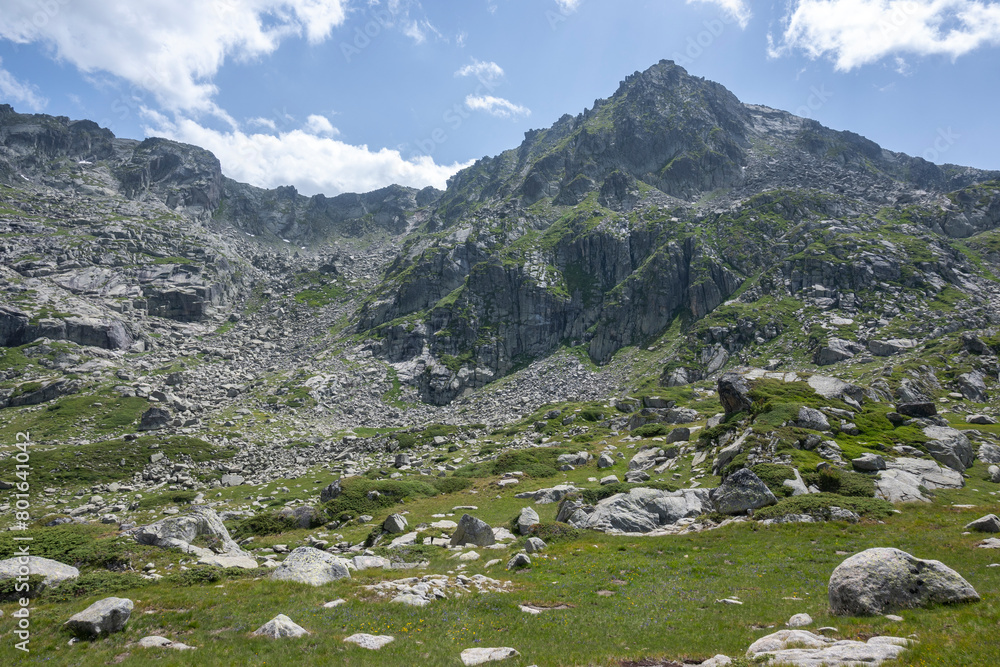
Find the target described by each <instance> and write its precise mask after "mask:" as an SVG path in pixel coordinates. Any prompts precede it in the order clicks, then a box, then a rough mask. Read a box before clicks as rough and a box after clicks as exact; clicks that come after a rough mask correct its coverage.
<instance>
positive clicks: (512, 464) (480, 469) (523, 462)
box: [455, 447, 571, 479]
mask: <svg viewBox="0 0 1000 667" xmlns="http://www.w3.org/2000/svg"><path fill="white" fill-rule="evenodd" d="M568 453H571V450H568V449H561V448H555V447H541V448H535V449H519V450H516V451H510V452H504V453H503V454H501V455H499V456H498V457H496V458H495V459H493V460H492V461H483V462H482V463H475V464H472V465H468V466H465V467H464V468H461V469H460V470H457V471H456V472H455V476H456V477H490V476H492V475H502V474H503V473H505V472H514V471H520V472H523V473H524V474H525V476H526V477H530V478H532V479H543V478H546V477H554V476H555V475H556V473H558V472H559V471H558V470H557V464H556V459H557V458H559V456H560V455H562V454H568Z"/></svg>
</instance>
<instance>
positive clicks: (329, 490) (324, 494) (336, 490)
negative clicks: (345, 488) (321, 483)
mask: <svg viewBox="0 0 1000 667" xmlns="http://www.w3.org/2000/svg"><path fill="white" fill-rule="evenodd" d="M340 494H341V489H340V480H339V479H336V480H334V481H332V482H330V483H329V484H328V485H327V486H326V488H324V489H323V490H322V491H320V492H319V501H320V502H321V503H328V502H330V501H331V500H333V499H334V498H338V497H340Z"/></svg>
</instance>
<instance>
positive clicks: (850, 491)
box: [802, 468, 875, 498]
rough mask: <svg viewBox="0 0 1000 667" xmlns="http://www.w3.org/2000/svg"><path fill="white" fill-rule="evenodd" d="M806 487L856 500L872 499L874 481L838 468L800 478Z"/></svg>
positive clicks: (857, 473)
mask: <svg viewBox="0 0 1000 667" xmlns="http://www.w3.org/2000/svg"><path fill="white" fill-rule="evenodd" d="M802 479H803V480H805V483H806V485H807V486H816V487H817V488H818V489H819V490H820V491H822V492H824V493H835V494H838V495H841V496H852V497H856V498H874V497H875V480H874V479H873V478H872V477H869V476H868V475H863V474H861V473H859V472H852V471H850V470H840V469H838V468H824V469H823V470H819V471H817V472H811V473H806V474H805V475H803V476H802Z"/></svg>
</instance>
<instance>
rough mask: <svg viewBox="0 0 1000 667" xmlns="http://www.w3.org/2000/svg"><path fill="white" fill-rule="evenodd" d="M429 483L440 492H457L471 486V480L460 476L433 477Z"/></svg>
mask: <svg viewBox="0 0 1000 667" xmlns="http://www.w3.org/2000/svg"><path fill="white" fill-rule="evenodd" d="M431 485H432V486H433V487H434V488H435V489H437V490H438V491H440V492H441V493H458V492H459V491H464V490H466V489H467V488H469V487H470V486H472V480H470V479H463V478H461V477H435V478H434V479H432V480H431Z"/></svg>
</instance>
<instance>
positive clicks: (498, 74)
mask: <svg viewBox="0 0 1000 667" xmlns="http://www.w3.org/2000/svg"><path fill="white" fill-rule="evenodd" d="M455 76H474V77H476V78H477V79H479V80H481V81H496V80H497V79H500V78H502V77H503V68H502V67H500V65H497V64H496V63H495V62H488V63H484V62H481V61H479V60H476V59H475V58H473V59H472V64H471V65H466V66H465V67H462V68H461V69H459V70H458V71H457V72H455Z"/></svg>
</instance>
